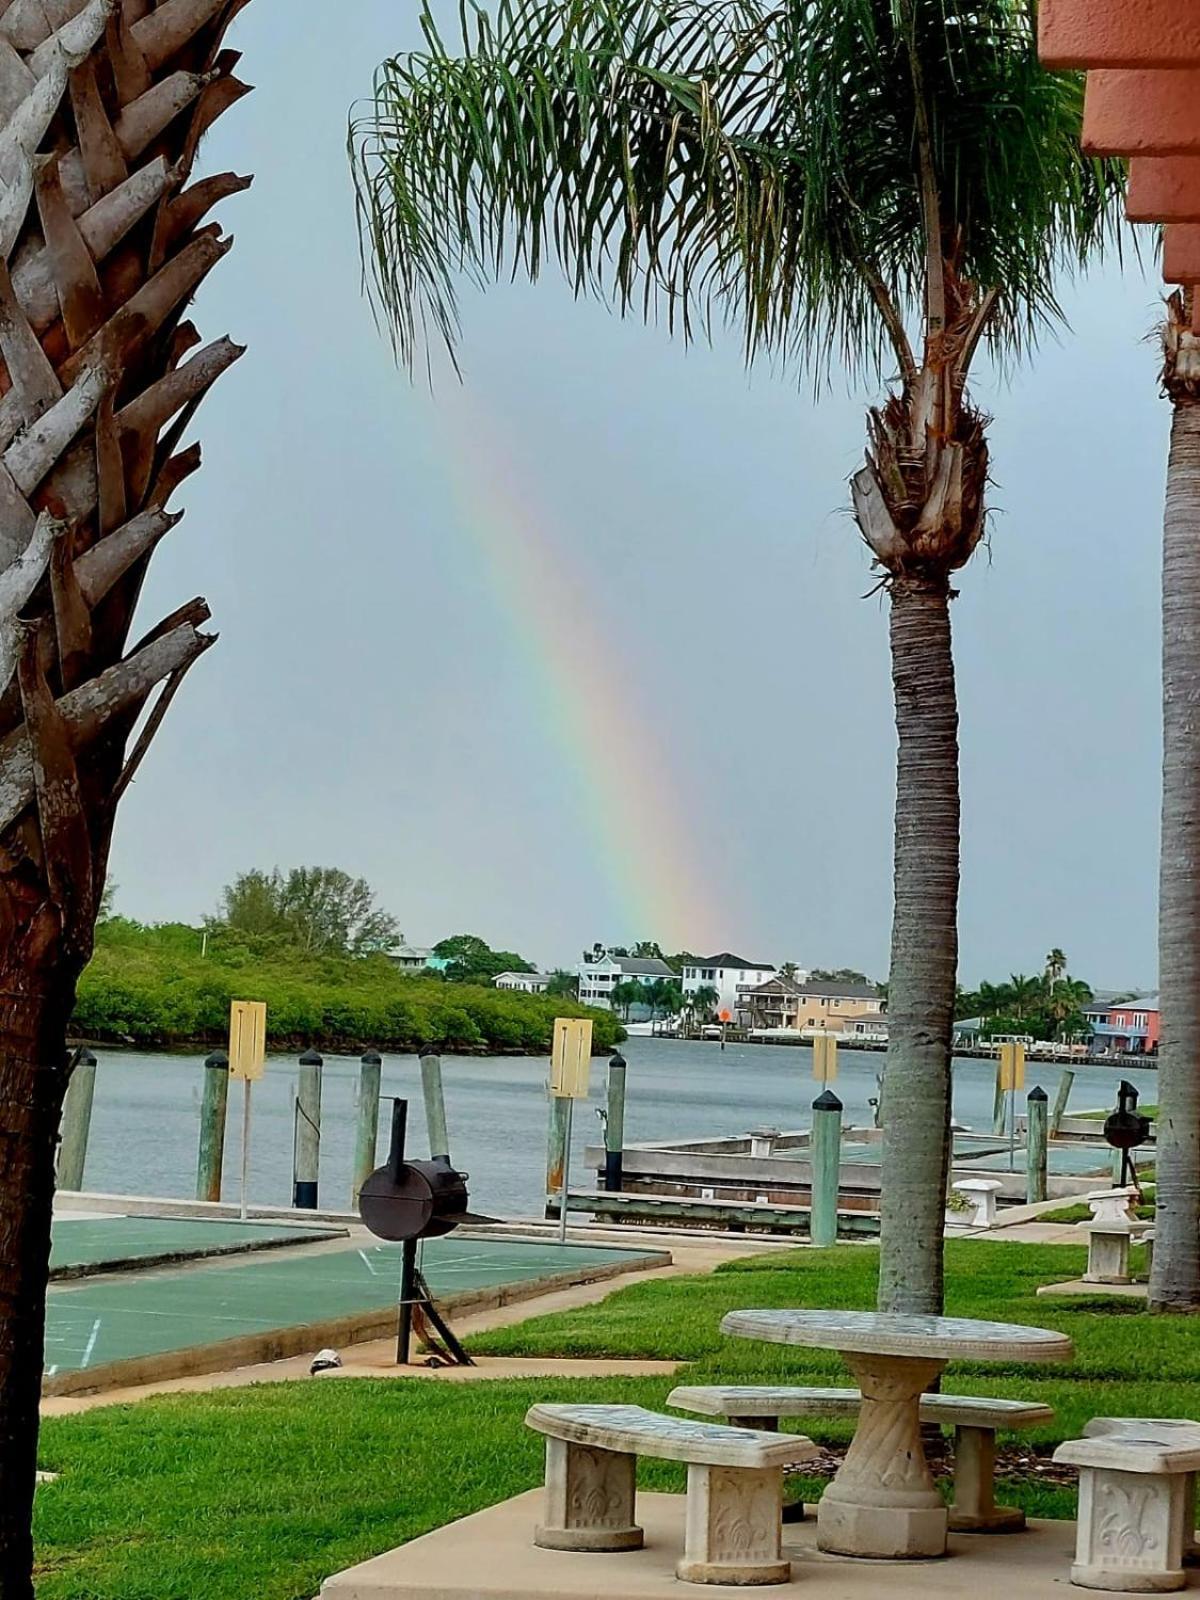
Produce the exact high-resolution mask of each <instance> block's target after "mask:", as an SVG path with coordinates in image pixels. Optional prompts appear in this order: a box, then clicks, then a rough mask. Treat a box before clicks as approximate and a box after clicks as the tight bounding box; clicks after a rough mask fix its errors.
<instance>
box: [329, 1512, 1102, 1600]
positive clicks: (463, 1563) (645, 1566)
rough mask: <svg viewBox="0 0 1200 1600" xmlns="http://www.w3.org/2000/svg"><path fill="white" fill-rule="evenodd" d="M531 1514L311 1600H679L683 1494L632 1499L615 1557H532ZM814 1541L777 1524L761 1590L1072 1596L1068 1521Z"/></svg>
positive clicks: (432, 1537) (980, 1599) (866, 1597)
mask: <svg viewBox="0 0 1200 1600" xmlns="http://www.w3.org/2000/svg"><path fill="white" fill-rule="evenodd" d="M541 1508H542V1492H541V1490H533V1491H532V1492H531V1493H529V1494H523V1495H518V1496H517V1497H516V1498H515V1499H513V1500H507V1501H505V1502H504V1503H503V1504H502V1505H498V1506H493V1507H491V1509H490V1510H487V1511H481V1512H478V1513H477V1514H476V1515H475V1516H473V1517H466V1518H464V1519H463V1520H462V1521H461V1522H455V1523H451V1524H450V1525H449V1526H448V1527H445V1528H439V1529H438V1530H437V1531H436V1532H434V1533H429V1534H426V1535H425V1537H424V1538H422V1539H414V1540H413V1541H412V1543H410V1544H406V1545H403V1546H402V1547H401V1548H400V1549H398V1550H391V1551H389V1552H388V1553H387V1554H386V1555H382V1556H377V1557H376V1558H375V1559H374V1560H373V1561H365V1562H363V1563H362V1564H361V1565H360V1566H357V1567H351V1568H350V1569H349V1570H348V1571H346V1572H342V1573H338V1574H337V1575H336V1576H334V1577H331V1578H329V1579H327V1580H326V1582H325V1585H324V1587H323V1588H322V1590H321V1600H597V1597H598V1596H602V1595H613V1596H620V1600H679V1597H680V1595H681V1594H685V1593H688V1592H689V1591H690V1588H691V1586H687V1585H681V1584H680V1583H679V1582H678V1580H677V1579H676V1577H675V1562H676V1561H677V1560H678V1559H679V1556H680V1555H681V1554H682V1551H683V1530H684V1497H683V1496H682V1495H671V1494H640V1495H639V1496H638V1501H637V1520H638V1522H639V1523H640V1524H641V1525H642V1526H643V1527H644V1528H645V1530H646V1547H645V1549H644V1550H634V1551H626V1552H624V1553H622V1554H619V1555H580V1554H577V1553H573V1552H570V1551H561V1550H539V1549H536V1548H535V1546H534V1543H533V1530H534V1526H535V1524H536V1523H537V1521H538V1518H539V1514H540V1512H541ZM815 1539H816V1526H815V1524H814V1523H813V1522H811V1521H810V1522H805V1523H800V1524H794V1523H787V1524H785V1526H784V1551H785V1554H786V1555H787V1556H788V1557H789V1558H790V1559H791V1561H792V1563H793V1566H792V1578H791V1582H790V1583H786V1584H773V1585H772V1586H771V1587H770V1589H768V1590H766V1591H764V1592H765V1593H767V1594H771V1595H779V1596H790V1595H795V1596H796V1600H800V1597H801V1596H803V1595H809V1596H814V1597H815V1596H819V1597H821V1600H879V1596H880V1595H882V1594H887V1595H889V1596H892V1597H894V1600H962V1597H963V1596H965V1595H970V1596H971V1600H1013V1596H1019V1597H1020V1600H1063V1597H1064V1596H1065V1595H1068V1594H1070V1593H1072V1591H1071V1589H1070V1588H1069V1585H1068V1576H1069V1573H1070V1568H1071V1552H1072V1548H1073V1545H1074V1539H1075V1524H1074V1523H1073V1522H1031V1523H1030V1524H1029V1527H1028V1529H1027V1531H1026V1532H1024V1533H1019V1534H1000V1535H996V1534H991V1535H988V1534H967V1535H955V1534H951V1536H950V1550H949V1555H948V1557H947V1559H946V1560H944V1561H852V1560H847V1559H845V1558H844V1557H840V1556H827V1555H824V1554H822V1553H821V1552H820V1551H818V1550H817V1549H816V1546H815ZM697 1592H699V1593H703V1590H699V1591H697ZM717 1592H720V1591H717ZM726 1592H732V1591H726Z"/></svg>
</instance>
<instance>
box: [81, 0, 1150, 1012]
mask: <svg viewBox="0 0 1200 1600" xmlns="http://www.w3.org/2000/svg"><path fill="white" fill-rule="evenodd" d="M298 9H302V10H303V26H297V11H298ZM448 9H449V8H448ZM411 10H412V8H411V7H410V6H408V5H397V4H396V3H395V0H342V3H341V4H339V5H336V6H318V5H305V6H304V7H303V8H297V6H296V4H295V0H255V3H254V4H253V5H252V6H250V7H249V9H248V10H247V11H246V12H245V13H244V14H243V17H242V18H241V19H240V20H239V22H238V23H237V25H236V29H235V33H234V36H233V41H232V42H233V43H234V44H236V45H237V46H238V47H239V48H241V49H242V50H243V51H244V52H245V56H244V60H243V63H242V73H243V75H244V76H245V77H246V78H247V79H248V80H249V81H250V82H252V83H255V84H257V85H258V89H257V92H256V93H255V94H254V95H253V96H251V97H250V98H249V99H248V100H246V101H244V102H243V103H242V104H241V105H239V106H238V107H237V108H235V109H234V110H233V111H232V112H230V113H229V114H228V115H227V116H226V117H225V118H224V119H223V120H222V122H221V123H220V125H219V127H218V130H217V132H216V133H215V134H214V135H213V136H212V138H211V139H210V141H209V143H208V144H207V145H206V146H205V164H206V166H207V168H208V169H210V170H219V169H223V168H225V167H234V168H237V169H238V170H240V171H250V172H254V173H255V174H256V182H255V186H254V188H253V190H252V191H251V192H250V193H249V194H248V195H245V196H243V197H240V198H238V199H236V200H234V201H231V202H228V203H226V204H225V206H224V207H223V208H222V212H221V216H222V220H223V221H224V223H225V225H226V227H227V228H228V229H229V230H230V231H232V232H233V233H234V234H235V235H236V238H237V244H236V248H235V250H234V251H233V252H232V254H231V255H230V256H229V257H228V258H227V259H226V260H225V262H224V263H223V264H222V265H221V266H220V267H219V269H218V270H217V272H216V274H214V276H213V277H212V278H211V279H210V281H209V283H208V285H206V287H205V289H204V291H203V294H202V296H201V298H200V301H199V304H198V307H197V311H196V313H195V314H196V318H197V321H198V322H199V324H200V326H201V328H202V330H203V331H204V333H205V334H206V336H210V337H215V336H217V335H219V334H222V333H225V332H228V333H231V334H232V335H233V337H235V338H236V339H239V340H242V341H245V342H246V343H248V344H249V346H250V349H249V353H248V354H247V356H246V357H245V358H244V360H243V361H242V362H241V363H240V364H239V366H238V367H236V368H235V369H234V371H233V372H232V373H230V374H229V375H228V376H227V377H226V378H224V379H223V380H222V382H221V383H220V384H219V385H218V387H217V388H216V390H215V391H214V392H213V394H212V396H211V398H210V399H209V400H208V402H207V403H206V406H205V407H204V409H203V411H202V412H201V414H200V419H199V425H198V426H199V435H200V437H201V438H202V439H203V442H204V448H205V467H204V471H203V472H202V473H201V474H200V475H199V476H197V477H196V478H193V479H192V480H191V481H190V483H189V484H188V485H187V487H186V490H185V496H184V498H183V500H182V502H181V503H185V504H186V505H187V507H188V516H187V519H186V521H185V522H184V523H183V525H182V526H181V527H180V528H179V530H178V532H177V533H175V534H174V535H173V536H172V538H171V539H170V540H169V541H167V543H166V544H165V545H164V546H163V547H162V549H161V552H160V554H159V555H158V556H157V558H156V561H155V565H154V568H153V576H152V580H151V582H150V584H149V585H148V589H147V596H146V605H147V608H148V609H149V608H154V609H157V610H158V611H160V612H161V611H166V610H169V609H171V608H172V607H173V606H174V605H176V604H177V603H179V602H180V601H181V600H183V599H186V598H188V597H189V596H191V595H193V594H200V593H202V594H205V595H207V596H208V598H209V600H210V602H211V604H212V607H213V612H214V619H215V625H216V626H218V627H219V628H220V630H221V635H222V637H221V643H220V645H219V647H218V648H217V649H216V650H214V651H212V652H210V653H209V654H208V655H207V656H206V657H205V658H204V661H203V662H202V663H201V664H200V665H199V666H198V667H197V668H196V670H195V671H194V672H193V674H192V675H191V676H190V677H189V679H188V682H187V685H186V688H185V690H184V692H183V693H182V694H181V695H180V696H179V697H178V699H177V700H176V702H175V705H174V707H173V708H172V711H171V715H170V717H169V718H168V719H167V723H166V726H165V728H164V730H163V732H162V733H161V734H160V736H159V739H158V742H157V745H156V748H155V751H154V753H153V755H152V756H151V758H150V760H149V761H148V762H147V763H146V765H145V767H144V768H143V771H142V775H141V776H139V778H138V781H137V783H136V784H135V785H134V787H133V789H132V790H131V792H130V793H129V795H128V796H127V798H126V799H125V801H124V802H123V805H122V809H121V816H120V821H119V824H118V829H117V838H116V847H115V851H114V858H113V875H114V877H115V878H116V880H117V882H118V885H119V887H118V893H117V905H118V909H120V910H121V911H123V912H125V913H127V914H128V915H131V916H136V917H140V918H145V919H155V920H157V919H167V918H185V919H196V918H199V917H200V916H201V915H203V914H204V913H205V912H206V911H209V910H211V909H212V908H213V907H214V906H215V904H216V901H217V897H218V894H219V892H220V888H221V886H222V884H223V883H225V882H227V881H228V880H229V879H230V878H231V877H232V876H233V874H235V873H236V872H238V871H239V870H242V869H245V868H249V867H253V866H271V865H274V864H279V865H282V866H288V865H294V864H300V863H321V864H328V865H338V866H342V867H345V868H346V869H347V870H349V871H351V872H353V873H355V874H359V873H361V874H363V875H365V876H366V877H367V878H368V879H369V880H370V881H371V883H372V884H373V885H374V886H375V887H376V889H377V891H378V893H379V896H380V898H381V900H382V902H383V903H384V904H385V905H386V906H387V907H388V908H389V909H390V910H391V911H392V912H393V913H394V914H395V915H396V916H397V918H398V919H399V921H400V925H401V927H402V928H403V929H404V931H405V933H406V934H407V935H408V937H409V938H410V939H411V940H413V941H414V942H418V943H431V942H433V941H434V940H436V939H438V938H440V937H442V936H444V935H445V934H447V933H451V932H457V931H465V930H469V931H473V932H477V933H479V934H482V935H483V936H484V937H485V938H487V939H488V940H489V941H491V942H492V943H496V944H502V945H504V946H506V947H514V948H517V949H519V950H521V951H523V952H524V953H526V954H527V955H529V956H530V957H531V958H532V959H534V960H536V961H538V962H539V963H542V964H545V965H553V964H565V963H567V962H573V961H574V960H576V959H577V958H578V950H579V948H580V947H581V946H582V945H583V944H584V943H588V944H590V943H592V942H593V941H594V940H597V939H600V940H608V941H612V942H617V941H623V940H633V939H637V938H658V939H660V940H661V941H662V942H663V943H664V945H669V946H670V947H672V948H678V947H679V946H686V947H688V948H691V949H694V950H697V951H702V952H706V951H707V950H708V949H709V947H711V948H713V949H716V948H724V947H731V948H734V949H737V950H739V951H742V952H744V953H745V954H746V955H748V956H749V957H751V958H752V959H756V960H762V961H767V960H774V961H783V960H785V959H792V960H795V961H797V962H799V963H801V964H803V965H809V966H812V965H822V966H830V965H843V964H847V965H853V966H858V967H862V968H864V969H866V970H867V971H869V972H872V973H874V974H877V975H883V973H884V972H885V970H886V965H887V948H888V930H889V920H890V912H891V883H890V874H891V826H892V823H891V812H892V793H893V782H894V771H893V768H894V734H893V729H892V715H891V691H890V681H889V676H888V659H887V646H886V615H885V610H884V607H883V606H882V605H881V602H880V600H879V598H878V597H876V598H873V599H864V598H863V596H864V595H865V593H866V592H867V590H868V589H869V587H870V578H869V574H868V569H867V562H866V559H865V555H864V551H863V548H862V546H861V545H860V543H859V541H858V539H857V536H856V534H855V532H854V529H853V526H852V524H851V523H850V522H849V520H848V518H847V517H846V515H845V512H844V507H845V503H846V498H847V496H846V478H847V475H848V474H849V473H850V472H851V471H853V470H854V468H855V466H856V465H857V463H858V461H859V459H860V455H861V448H862V437H863V424H862V412H863V405H864V402H865V400H866V399H867V398H868V396H866V395H864V394H861V393H855V392H850V391H848V390H847V388H846V387H845V386H844V385H835V386H834V388H833V389H832V390H831V391H830V392H829V393H826V394H824V395H822V396H821V397H819V398H818V399H817V400H815V401H814V399H813V397H812V395H811V393H810V392H809V390H808V389H806V388H805V387H803V385H802V384H801V383H799V382H798V381H796V380H795V379H790V378H786V377H785V378H780V377H777V376H774V375H772V374H771V373H769V372H767V371H766V370H762V371H757V372H755V373H754V374H753V375H752V376H751V377H747V375H746V373H745V371H744V369H743V367H742V364H741V361H740V357H739V353H738V350H737V348H736V346H735V345H733V344H730V345H722V346H720V347H718V348H716V349H708V348H698V349H692V350H690V351H685V350H684V349H682V348H681V347H679V346H678V345H673V344H672V343H671V342H670V341H669V340H668V338H667V336H666V334H665V332H663V331H662V330H656V329H645V328H642V327H640V326H637V325H633V324H629V325H623V324H621V323H620V322H618V321H617V320H616V319H615V318H614V317H612V316H611V315H610V314H609V313H608V312H606V311H605V310H604V309H603V308H602V307H598V306H595V305H591V304H576V303H575V302H574V301H573V300H572V298H571V296H570V294H569V293H568V292H567V291H566V290H565V289H564V288H563V287H562V286H561V284H560V283H559V282H558V280H557V279H556V278H555V277H554V275H553V274H551V275H548V276H547V277H546V278H545V279H544V281H543V282H542V283H540V284H539V285H537V286H536V287H534V288H530V287H528V286H525V285H521V286H515V287H512V286H506V287H503V288H500V289H496V290H493V291H491V292H489V293H488V294H486V295H475V294H473V293H469V294H468V295H467V297H466V299H465V333H464V342H463V347H462V359H463V366H464V371H465V385H464V386H463V387H462V388H459V387H458V386H456V385H455V384H453V383H450V382H442V383H439V384H438V385H437V386H436V389H435V392H434V393H433V395H432V396H431V394H430V393H429V391H428V389H427V388H426V387H425V386H424V385H419V386H416V387H414V386H413V385H412V384H410V383H409V381H408V379H407V378H406V377H405V376H404V375H403V374H401V373H399V372H398V371H397V370H396V368H395V366H394V365H393V363H392V360H391V356H390V353H389V350H388V348H387V345H386V342H385V341H384V340H383V339H382V338H381V337H380V336H379V334H378V332H377V330H376V328H375V326H374V325H373V322H372V317H371V314H370V310H369V308H368V306H367V304H366V303H365V302H364V300H363V298H362V295H361V293H360V283H359V267H358V253H357V239H356V232H355V220H354V207H353V195H352V188H351V183H350V177H349V172H348V166H347V160H346V154H345V134H346V117H347V112H348V109H349V107H350V105H351V103H352V102H353V101H354V100H355V99H357V98H359V97H361V96H363V95H365V94H366V93H368V92H369V90H370V87H371V81H372V74H373V72H374V69H375V67H376V65H377V64H378V62H379V61H380V60H381V59H383V58H384V57H385V56H387V55H389V54H392V53H395V52H398V51H401V50H403V49H405V48H406V47H411V46H412V45H414V44H415V43H416V42H417V41H416V30H415V26H414V24H413V22H412V20H411ZM1158 292H1159V291H1158V286H1157V285H1156V283H1155V282H1154V281H1153V278H1152V276H1150V275H1147V276H1144V277H1143V276H1141V275H1139V273H1138V272H1137V271H1136V270H1127V271H1126V272H1125V273H1124V274H1123V275H1122V274H1121V273H1120V272H1119V271H1118V270H1116V269H1115V268H1114V269H1110V270H1106V271H1104V272H1102V273H1097V274H1096V275H1095V276H1094V277H1093V278H1092V279H1091V280H1090V281H1089V282H1088V283H1087V284H1085V285H1083V286H1082V287H1080V288H1078V289H1072V290H1068V291H1067V292H1066V294H1065V296H1064V298H1065V303H1066V305H1067V307H1068V309H1069V312H1070V318H1071V328H1070V330H1069V331H1068V332H1064V333H1063V335H1062V336H1061V338H1060V339H1059V340H1058V341H1057V342H1050V343H1048V344H1047V345H1046V346H1045V347H1044V348H1043V350H1042V351H1041V353H1040V355H1039V357H1038V358H1037V360H1036V363H1035V364H1034V365H1033V366H1032V367H1031V368H1030V369H1029V370H1027V371H1025V372H1022V373H1020V374H1019V375H1018V376H1017V377H1016V379H1015V380H1014V381H1012V382H1011V383H1008V384H999V383H995V382H993V381H991V380H990V379H988V378H987V377H986V375H985V378H984V381H983V382H981V383H980V384H979V385H977V391H978V392H979V394H980V397H981V399H982V401H983V403H984V404H985V405H986V406H987V407H988V408H989V409H990V410H991V411H992V412H993V413H994V415H995V425H994V427H993V430H992V447H993V474H994V477H995V479H996V487H995V489H994V491H993V497H992V498H993V504H994V506H995V507H996V508H997V512H998V514H997V516H996V517H995V519H994V522H993V527H992V541H991V549H990V552H981V553H980V555H979V556H978V557H977V558H976V560H975V561H974V562H973V564H972V565H971V567H970V568H969V569H968V570H967V571H966V572H965V573H964V574H963V575H962V578H961V590H962V593H961V598H960V599H959V600H958V601H957V602H956V604H955V607H954V622H955V630H956V638H957V657H958V671H959V689H960V700H961V710H962V748H963V784H964V834H965V837H964V856H963V894H962V975H963V978H964V980H965V981H968V982H973V981H975V980H976V979H978V978H979V977H981V976H983V975H990V976H993V977H994V976H997V975H999V974H1003V973H1007V972H1009V971H1017V970H1024V971H1028V970H1033V969H1036V968H1038V967H1039V966H1040V963H1041V959H1042V957H1043V956H1044V954H1045V952H1046V950H1047V949H1048V948H1049V947H1050V946H1052V945H1061V946H1062V947H1063V948H1064V949H1065V950H1066V951H1067V953H1068V955H1069V957H1070V960H1071V966H1072V969H1073V970H1074V971H1075V972H1076V973H1078V974H1080V975H1083V976H1086V977H1088V978H1089V979H1090V980H1091V981H1092V982H1093V983H1094V984H1096V985H1113V986H1115V985H1118V984H1120V985H1124V984H1134V983H1137V984H1150V983H1153V982H1154V980H1155V972H1156V958H1155V926H1154V919H1155V899H1156V882H1155V880H1156V872H1157V827H1158V783H1159V778H1158V764H1159V713H1158V691H1157V677H1158V620H1157V612H1158V594H1157V588H1158V543H1159V528H1160V518H1161V503H1162V488H1163V474H1164V463H1165V451H1166V442H1167V429H1168V425H1169V414H1168V410H1167V407H1166V405H1165V403H1164V402H1162V401H1161V400H1160V399H1159V398H1158V396H1157V384H1156V354H1155V350H1154V348H1153V346H1152V344H1150V343H1148V342H1147V340H1146V335H1147V333H1148V332H1149V331H1150V329H1151V328H1152V326H1153V324H1154V319H1155V307H1156V302H1157V298H1158Z"/></svg>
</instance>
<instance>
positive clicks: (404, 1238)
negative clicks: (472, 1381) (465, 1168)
mask: <svg viewBox="0 0 1200 1600" xmlns="http://www.w3.org/2000/svg"><path fill="white" fill-rule="evenodd" d="M407 1130H408V1101H407V1100H393V1101H392V1139H391V1146H390V1149H389V1151H388V1158H387V1161H386V1163H385V1164H384V1165H383V1166H382V1167H376V1169H375V1171H374V1172H372V1173H371V1175H370V1177H369V1178H367V1179H365V1181H364V1182H363V1186H362V1188H361V1190H360V1191H359V1196H358V1210H359V1215H360V1216H361V1217H362V1219H363V1221H364V1222H365V1223H366V1225H367V1227H368V1228H370V1230H371V1232H372V1233H373V1234H374V1235H375V1236H376V1238H378V1239H388V1240H391V1241H393V1242H396V1243H399V1244H401V1245H402V1246H403V1257H402V1259H403V1265H402V1267H401V1277H400V1322H399V1328H398V1330H397V1337H396V1361H397V1363H398V1364H399V1365H400V1366H406V1365H407V1363H408V1357H409V1350H410V1348H411V1344H412V1334H413V1326H414V1323H415V1324H416V1325H417V1332H418V1334H419V1335H420V1336H421V1337H422V1338H423V1339H424V1340H425V1342H426V1343H427V1344H428V1345H429V1347H430V1349H431V1350H432V1351H433V1353H434V1355H433V1359H434V1361H436V1362H439V1363H440V1362H443V1361H445V1362H452V1363H454V1364H456V1365H459V1366H472V1365H473V1362H472V1361H471V1358H470V1357H469V1356H468V1355H467V1353H466V1351H465V1350H464V1349H463V1347H462V1346H461V1345H460V1344H459V1342H458V1340H457V1339H456V1338H455V1336H454V1333H453V1331H452V1330H451V1328H450V1326H449V1325H448V1323H447V1322H446V1320H445V1318H444V1317H443V1316H442V1314H441V1312H440V1311H439V1310H438V1308H437V1306H436V1305H435V1304H434V1300H433V1296H432V1295H431V1294H430V1292H429V1286H428V1284H427V1283H426V1282H425V1278H424V1276H423V1274H422V1273H421V1272H420V1270H419V1268H418V1266H417V1246H418V1244H419V1243H420V1241H421V1240H422V1239H440V1238H442V1237H444V1235H446V1234H448V1233H453V1231H454V1229H455V1228H457V1227H458V1225H459V1223H460V1222H466V1221H469V1220H473V1219H471V1217H470V1213H469V1212H468V1210H467V1174H466V1173H465V1172H457V1171H456V1170H455V1169H454V1168H453V1167H452V1166H451V1165H450V1163H449V1162H448V1161H446V1160H445V1159H444V1158H441V1157H439V1158H437V1159H435V1160H433V1161H408V1160H406V1159H405V1155H404V1142H405V1137H406V1134H407ZM439 1340H440V1343H439Z"/></svg>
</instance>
